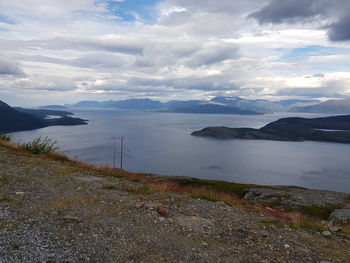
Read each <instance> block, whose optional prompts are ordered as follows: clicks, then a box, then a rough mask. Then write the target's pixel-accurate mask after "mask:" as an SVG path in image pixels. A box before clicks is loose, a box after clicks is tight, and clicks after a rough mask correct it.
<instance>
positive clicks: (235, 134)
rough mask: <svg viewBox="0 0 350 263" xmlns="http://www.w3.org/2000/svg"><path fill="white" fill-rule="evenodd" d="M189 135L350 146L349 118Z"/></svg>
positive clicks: (279, 122)
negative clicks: (317, 142)
mask: <svg viewBox="0 0 350 263" xmlns="http://www.w3.org/2000/svg"><path fill="white" fill-rule="evenodd" d="M191 135H194V136H202V137H214V138H219V139H249V140H276V141H328V142H341V143H350V115H345V116H344V115H343V116H331V117H324V118H314V119H305V118H296V117H293V118H283V119H279V120H277V121H275V122H271V123H269V124H267V125H266V126H264V127H262V128H260V129H252V128H229V127H224V126H223V127H207V128H204V129H202V130H200V131H194V132H193V133H192V134H191Z"/></svg>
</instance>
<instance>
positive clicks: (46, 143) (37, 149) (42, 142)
mask: <svg viewBox="0 0 350 263" xmlns="http://www.w3.org/2000/svg"><path fill="white" fill-rule="evenodd" d="M18 149H20V150H22V151H26V152H29V153H32V154H44V155H48V154H57V153H60V149H59V147H58V146H57V141H55V140H52V139H50V138H48V137H45V138H42V137H39V138H36V139H34V140H33V141H31V142H27V143H20V144H18Z"/></svg>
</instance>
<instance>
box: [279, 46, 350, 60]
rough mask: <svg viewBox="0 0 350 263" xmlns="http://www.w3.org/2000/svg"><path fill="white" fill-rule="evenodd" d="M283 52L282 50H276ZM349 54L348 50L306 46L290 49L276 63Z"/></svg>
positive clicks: (349, 50)
mask: <svg viewBox="0 0 350 263" xmlns="http://www.w3.org/2000/svg"><path fill="white" fill-rule="evenodd" d="M278 51H283V49H278ZM344 54H350V49H349V48H338V47H325V46H318V45H315V46H307V47H303V48H296V49H292V50H291V51H290V52H289V53H287V54H286V55H284V56H282V57H281V58H280V59H279V60H277V61H278V62H295V61H299V60H305V59H307V58H309V57H312V56H329V55H344Z"/></svg>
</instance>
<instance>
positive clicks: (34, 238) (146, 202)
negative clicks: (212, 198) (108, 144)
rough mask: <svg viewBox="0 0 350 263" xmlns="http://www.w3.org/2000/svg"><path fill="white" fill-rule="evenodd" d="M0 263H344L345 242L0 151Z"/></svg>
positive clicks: (349, 257)
mask: <svg viewBox="0 0 350 263" xmlns="http://www.w3.org/2000/svg"><path fill="white" fill-rule="evenodd" d="M0 176H1V177H0V262H1V263H17V262H23V263H29V262H34V263H41V262H44V263H49V262H50V263H53V262H56V263H61V262H62V263H63V262H96V263H97V262H98V263H108V262H289V263H297V262H323V263H326V262H345V263H347V262H350V237H349V235H348V234H345V233H342V232H341V231H338V232H336V233H330V235H324V234H322V233H321V231H315V230H303V229H292V228H290V227H288V226H287V225H285V224H283V223H278V224H276V223H271V222H276V218H273V217H271V216H268V215H264V214H262V213H261V212H259V211H254V210H252V209H248V208H247V207H245V206H242V205H237V206H233V207H231V206H227V205H225V204H224V203H221V202H217V203H215V202H209V201H205V200H200V199H196V198H192V197H191V196H189V195H184V194H176V193H169V192H151V191H148V192H147V191H142V189H144V188H145V185H144V184H145V183H144V182H137V180H133V181H130V180H127V179H125V178H113V177H107V176H105V175H104V174H103V173H99V172H94V171H91V170H90V169H88V168H77V167H74V166H71V165H69V164H67V163H61V162H58V161H52V160H48V159H42V158H38V157H35V156H22V155H17V154H15V153H14V152H11V151H10V150H7V149H5V148H2V147H0Z"/></svg>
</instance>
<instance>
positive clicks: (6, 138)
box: [0, 134, 11, 142]
mask: <svg viewBox="0 0 350 263" xmlns="http://www.w3.org/2000/svg"><path fill="white" fill-rule="evenodd" d="M0 141H6V142H9V141H11V137H10V136H8V135H7V134H0Z"/></svg>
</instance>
